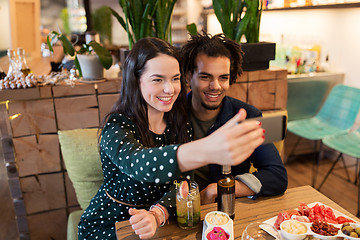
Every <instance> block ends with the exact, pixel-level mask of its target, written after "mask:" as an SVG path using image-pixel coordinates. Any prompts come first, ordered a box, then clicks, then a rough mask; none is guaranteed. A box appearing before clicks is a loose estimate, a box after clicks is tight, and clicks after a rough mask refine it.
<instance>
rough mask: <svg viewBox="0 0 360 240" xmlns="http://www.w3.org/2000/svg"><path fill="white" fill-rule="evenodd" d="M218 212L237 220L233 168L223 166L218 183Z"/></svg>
mask: <svg viewBox="0 0 360 240" xmlns="http://www.w3.org/2000/svg"><path fill="white" fill-rule="evenodd" d="M217 192H218V207H217V209H218V211H221V212H224V213H227V214H228V215H229V216H230V218H231V219H234V218H235V180H234V177H233V176H232V175H231V166H230V165H224V166H222V174H221V177H220V179H219V180H218V182H217Z"/></svg>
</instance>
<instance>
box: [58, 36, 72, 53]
mask: <svg viewBox="0 0 360 240" xmlns="http://www.w3.org/2000/svg"><path fill="white" fill-rule="evenodd" d="M59 39H60V41H61V42H62V45H63V48H64V53H67V54H69V55H70V56H74V54H75V49H74V47H73V45H72V43H71V42H70V41H69V39H68V38H67V37H66V36H65V35H63V34H61V35H60V36H59Z"/></svg>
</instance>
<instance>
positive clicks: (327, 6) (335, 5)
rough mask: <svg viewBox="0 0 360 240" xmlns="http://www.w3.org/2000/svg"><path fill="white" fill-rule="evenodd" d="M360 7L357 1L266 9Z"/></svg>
mask: <svg viewBox="0 0 360 240" xmlns="http://www.w3.org/2000/svg"><path fill="white" fill-rule="evenodd" d="M356 7H360V2H355V3H337V4H327V5H313V6H301V7H289V8H270V9H264V11H283V10H301V9H331V8H356Z"/></svg>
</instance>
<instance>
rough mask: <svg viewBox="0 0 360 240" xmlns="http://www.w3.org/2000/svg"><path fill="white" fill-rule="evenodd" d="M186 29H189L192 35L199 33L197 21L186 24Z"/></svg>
mask: <svg viewBox="0 0 360 240" xmlns="http://www.w3.org/2000/svg"><path fill="white" fill-rule="evenodd" d="M186 29H187V30H188V32H189V33H190V35H192V36H195V35H197V27H196V24H195V23H191V24H188V25H186Z"/></svg>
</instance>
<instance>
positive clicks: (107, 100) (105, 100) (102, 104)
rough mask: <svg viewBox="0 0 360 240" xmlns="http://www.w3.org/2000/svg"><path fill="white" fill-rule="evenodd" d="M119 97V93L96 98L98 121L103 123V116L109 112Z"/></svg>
mask: <svg viewBox="0 0 360 240" xmlns="http://www.w3.org/2000/svg"><path fill="white" fill-rule="evenodd" d="M119 96H120V94H119V93H118V94H103V95H99V96H98V101H99V114H100V121H103V119H104V117H105V115H106V114H108V113H109V112H110V110H111V108H112V106H113V105H114V103H115V102H116V101H117V100H118V99H119Z"/></svg>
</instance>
